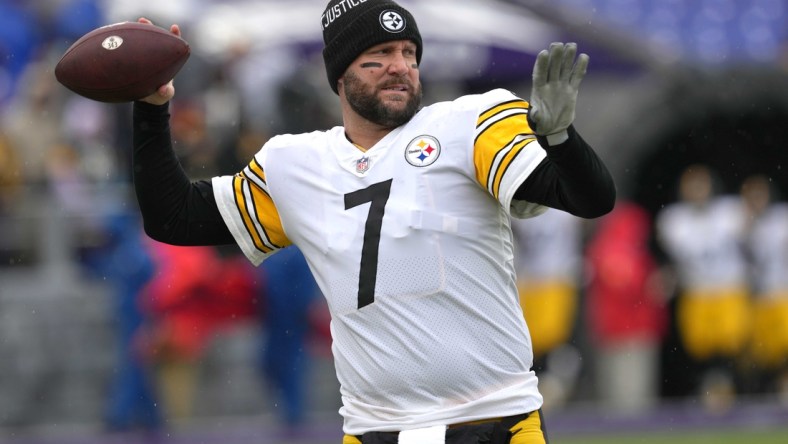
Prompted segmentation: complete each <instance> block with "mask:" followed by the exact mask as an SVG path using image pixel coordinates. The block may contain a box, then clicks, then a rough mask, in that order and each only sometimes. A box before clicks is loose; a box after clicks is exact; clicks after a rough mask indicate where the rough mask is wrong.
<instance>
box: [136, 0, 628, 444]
mask: <svg viewBox="0 0 788 444" xmlns="http://www.w3.org/2000/svg"><path fill="white" fill-rule="evenodd" d="M321 23H322V25H323V38H324V42H325V47H324V50H323V56H324V60H325V66H326V74H327V77H328V80H329V86H330V87H331V88H332V90H333V91H334V92H335V93H336V94H337V95H338V98H339V104H340V106H341V110H342V117H343V123H344V124H343V126H337V127H335V128H332V129H329V130H327V131H315V132H312V133H306V134H297V135H281V136H276V137H273V138H271V139H270V140H269V141H268V142H267V143H265V144H264V145H263V147H262V148H261V149H260V151H259V152H258V153H257V154H256V155H255V156H254V157H253V158H252V159H251V161H250V162H249V164H248V166H246V167H245V168H244V169H243V170H242V171H240V172H238V173H237V174H234V175H228V176H221V177H215V178H213V179H212V180H211V181H196V182H191V181H190V180H189V179H188V177H187V176H186V175H185V174H184V173H183V170H182V169H181V167H180V166H179V163H178V159H177V158H176V156H175V154H174V153H173V150H172V142H171V140H170V139H171V138H170V132H169V127H168V118H169V117H168V116H169V115H168V105H167V103H168V102H169V101H170V99H172V97H173V95H174V88H173V85H172V82H170V83H169V84H167V85H163V86H162V87H161V88H160V89H159V91H158V92H157V93H155V94H153V95H151V96H149V97H147V98H145V99H143V100H141V101H138V102H136V103H135V105H134V116H133V128H134V154H133V157H134V182H135V189H136V192H137V196H138V200H139V204H140V208H141V211H142V213H143V216H144V220H145V227H146V230H147V232H148V234H149V235H150V236H151V237H153V238H155V239H158V240H160V241H164V242H170V243H175V244H181V245H198V244H199V245H203V244H224V243H232V242H235V243H237V244H238V245H239V246H240V247H241V249H242V250H243V251H244V253H245V254H246V256H247V257H248V258H249V260H250V261H252V262H253V263H255V264H259V263H260V262H262V261H263V260H265V258H266V257H268V256H269V255H271V254H274V253H276V251H277V250H280V249H282V248H284V247H286V246H288V245H291V244H294V245H297V246H298V247H299V248H300V249H301V251H302V252H303V253H304V255H305V257H306V260H307V262H308V264H309V266H310V268H311V271H312V273H313V274H314V276H315V278H316V280H317V282H318V284H319V287H320V290H321V292H322V294H323V295H324V296H325V297H326V299H327V301H328V306H329V309H330V312H331V334H332V338H333V345H332V351H333V357H334V361H335V367H336V372H337V377H338V380H339V382H340V386H341V397H342V403H343V405H342V407H341V409H340V413H341V415H342V416H343V418H344V427H343V430H344V433H345V438H344V441H343V443H344V444H358V443H364V444H367V443H387V442H394V443H396V442H399V443H403V444H407V443H419V444H430V443H444V442H446V443H462V442H477V440H478V439H479V438H478V437H479V436H486V438H485V439H487V440H489V441H490V442H493V443H504V442H511V443H516V444H525V443H545V442H546V440H547V437H546V435H545V432H544V422H543V420H542V415H541V413H540V407H541V406H542V396H541V395H540V393H539V391H538V388H537V377H536V375H535V374H534V372H533V371H532V369H531V367H532V346H531V339H530V337H529V333H528V328H527V327H526V323H525V321H524V318H523V314H522V311H521V309H520V305H519V299H518V293H517V285H516V278H515V272H514V266H513V239H512V230H511V227H510V224H509V217H510V216H514V217H518V218H525V217H533V216H537V215H539V214H541V213H542V212H544V211H545V209H546V208H547V207H553V208H557V209H560V210H563V211H567V212H569V213H572V214H574V215H577V216H581V217H585V218H593V217H597V216H600V215H603V214H605V213H607V212H608V211H610V210H611V208H612V207H613V205H614V201H615V187H614V184H613V181H612V178H611V176H610V174H609V172H608V170H607V168H606V167H605V166H604V164H603V162H602V161H601V160H600V159H599V157H598V156H597V155H596V154H595V153H594V151H593V150H592V148H591V147H589V145H588V144H586V143H585V142H584V141H583V139H582V138H581V137H580V135H578V133H577V131H576V130H575V128H574V127H573V126H572V122H573V120H574V116H575V104H576V99H577V93H578V87H579V85H580V82H581V80H582V79H583V76H584V75H585V73H586V67H587V64H588V57H587V56H586V55H585V54H580V55H578V54H577V48H576V45H574V44H571V43H569V44H562V43H555V44H552V45H550V48H549V49H547V50H545V51H543V52H541V53H540V54H539V55H538V57H537V60H536V64H535V67H534V72H533V89H532V92H531V96H530V101H526V100H524V99H522V98H520V97H518V96H516V95H515V94H513V93H511V92H509V91H505V90H502V89H496V90H492V91H489V92H487V93H485V94H479V95H468V96H464V97H460V98H458V99H456V100H454V101H448V102H443V103H436V104H433V105H430V106H422V105H421V103H420V102H421V95H422V90H421V83H420V81H419V74H420V72H419V66H420V62H421V57H422V49H423V46H422V39H421V34H420V32H419V29H418V27H417V24H416V20H415V18H414V17H413V16H412V15H411V13H410V12H409V11H408V10H406V9H405V8H403V7H402V6H400V5H398V4H397V3H395V2H393V1H391V0H366V1H363V0H362V1H351V0H331V2H330V3H329V4H328V6H327V7H326V9H325V12H324V14H323V17H321ZM171 30H172V32H174V33H176V34H178V33H180V29H179V28H178V26H177V25H173V26H172V27H171Z"/></svg>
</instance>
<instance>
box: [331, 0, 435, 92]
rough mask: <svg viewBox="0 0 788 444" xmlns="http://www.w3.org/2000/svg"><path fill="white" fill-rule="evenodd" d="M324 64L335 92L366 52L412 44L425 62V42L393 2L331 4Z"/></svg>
mask: <svg viewBox="0 0 788 444" xmlns="http://www.w3.org/2000/svg"><path fill="white" fill-rule="evenodd" d="M321 20H322V23H321V26H322V28H323V43H325V47H324V48H323V60H324V61H325V64H326V74H327V75H328V82H329V83H330V84H331V89H333V90H334V92H335V93H337V94H338V93H339V92H338V89H337V81H338V80H339V78H340V77H342V74H344V73H345V70H346V69H347V67H348V66H350V64H351V63H352V62H353V60H355V59H356V57H358V56H359V54H361V53H362V52H363V51H365V50H366V49H367V48H370V47H372V46H375V45H378V44H381V43H385V42H389V41H392V40H412V41H413V42H414V43H415V44H416V61H417V62H421V53H422V42H421V34H420V33H419V28H418V27H417V26H416V20H415V19H414V18H413V16H412V15H411V14H410V12H408V11H407V10H406V9H405V8H403V7H402V6H400V5H398V4H397V3H396V2H394V1H391V0H331V1H330V2H329V3H328V6H326V10H325V11H324V12H323V16H322V18H321Z"/></svg>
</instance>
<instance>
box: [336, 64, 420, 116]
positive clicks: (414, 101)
mask: <svg viewBox="0 0 788 444" xmlns="http://www.w3.org/2000/svg"><path fill="white" fill-rule="evenodd" d="M343 82H344V86H345V97H346V98H347V101H348V104H349V105H350V108H352V109H353V111H355V112H356V113H357V114H358V115H360V116H361V117H363V118H365V119H367V120H369V121H370V122H372V123H375V124H378V125H380V126H382V127H384V128H391V129H393V128H396V127H398V126H400V125H404V124H405V123H407V122H408V121H409V120H410V119H412V118H413V116H414V115H416V112H417V111H418V110H419V107H420V106H421V96H422V93H421V85H420V84H419V85H417V86H416V87H415V88H413V89H412V91H413V94H411V95H410V97H408V99H407V102H406V103H405V106H404V107H402V108H397V109H392V108H391V107H390V106H386V104H385V103H383V101H382V100H380V99H378V97H377V94H376V92H375V91H374V90H373V91H369V88H368V87H367V85H365V84H364V83H363V82H362V81H361V79H360V78H359V77H358V76H357V75H355V74H354V73H353V72H350V71H348V72H346V73H345V77H344V80H343Z"/></svg>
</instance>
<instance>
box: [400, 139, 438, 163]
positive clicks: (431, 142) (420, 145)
mask: <svg viewBox="0 0 788 444" xmlns="http://www.w3.org/2000/svg"><path fill="white" fill-rule="evenodd" d="M440 155H441V144H440V142H438V139H436V138H434V137H432V136H419V137H417V138H415V139H413V141H411V142H410V143H409V144H408V147H407V148H406V149H405V160H407V161H408V163H409V164H411V165H413V166H415V167H425V166H430V165H432V164H433V163H435V161H436V160H438V157H439V156H440Z"/></svg>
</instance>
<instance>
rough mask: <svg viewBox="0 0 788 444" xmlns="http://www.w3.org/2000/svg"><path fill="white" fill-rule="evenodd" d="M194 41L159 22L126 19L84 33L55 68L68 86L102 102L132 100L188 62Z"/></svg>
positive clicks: (139, 97) (59, 79) (150, 90)
mask: <svg viewBox="0 0 788 444" xmlns="http://www.w3.org/2000/svg"><path fill="white" fill-rule="evenodd" d="M190 53H191V51H190V48H189V44H188V43H187V42H186V41H185V40H184V39H182V38H181V37H179V36H177V35H175V34H173V33H171V32H170V31H169V30H166V29H163V28H160V27H158V26H154V25H150V24H144V23H137V22H122V23H115V24H112V25H107V26H102V27H101V28H97V29H94V30H93V31H90V32H89V33H87V34H85V35H83V36H82V37H80V38H79V40H77V41H76V42H74V44H73V45H71V47H69V48H68V49H67V50H66V52H65V53H64V54H63V56H62V57H61V58H60V60H59V61H58V63H57V65H56V66H55V78H56V79H57V81H58V82H60V83H61V84H62V85H63V86H65V87H66V88H68V89H70V90H71V91H73V92H75V93H77V94H79V95H81V96H83V97H87V98H88V99H92V100H97V101H99V102H109V103H118V102H131V101H134V100H137V99H142V98H144V97H147V96H149V95H151V94H153V93H154V92H155V91H156V90H157V89H158V88H159V87H160V86H161V85H164V84H165V83H167V82H169V81H170V80H171V79H172V78H174V77H175V74H177V73H178V71H180V69H181V68H182V67H183V65H184V64H185V63H186V60H188V58H189V55H190Z"/></svg>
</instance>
